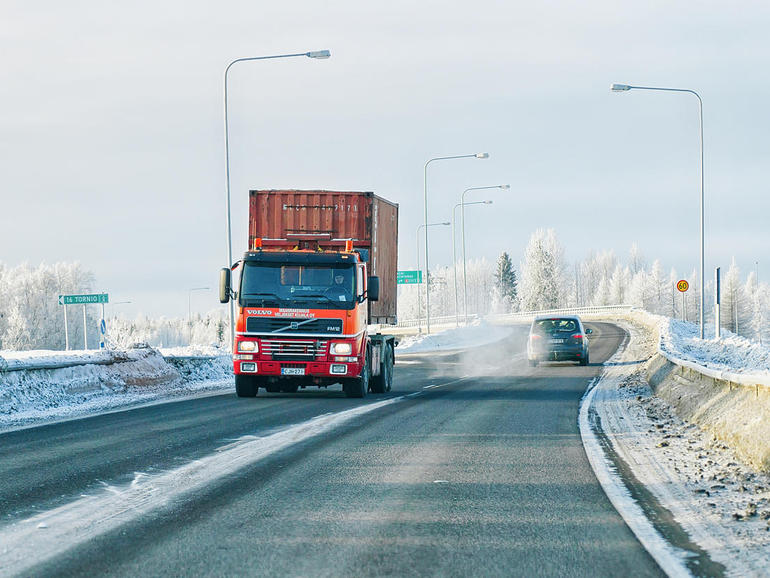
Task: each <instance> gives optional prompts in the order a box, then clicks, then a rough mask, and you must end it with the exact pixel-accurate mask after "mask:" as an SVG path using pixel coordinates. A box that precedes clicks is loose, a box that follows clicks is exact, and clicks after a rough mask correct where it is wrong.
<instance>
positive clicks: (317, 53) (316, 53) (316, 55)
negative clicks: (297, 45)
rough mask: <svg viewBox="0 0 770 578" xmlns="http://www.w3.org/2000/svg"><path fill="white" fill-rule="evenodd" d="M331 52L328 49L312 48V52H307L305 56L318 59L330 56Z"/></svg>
mask: <svg viewBox="0 0 770 578" xmlns="http://www.w3.org/2000/svg"><path fill="white" fill-rule="evenodd" d="M331 55H332V53H331V52H329V51H328V50H314V51H312V52H308V53H307V54H306V56H307V57H308V58H318V59H320V60H323V59H326V58H329V57H331Z"/></svg>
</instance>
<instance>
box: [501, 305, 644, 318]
mask: <svg viewBox="0 0 770 578" xmlns="http://www.w3.org/2000/svg"><path fill="white" fill-rule="evenodd" d="M632 309H633V306H631V305H597V306H595V307H565V308H562V309H540V310H537V311H517V312H515V313H497V314H494V315H489V316H487V317H488V318H489V319H494V320H499V321H503V320H516V319H522V320H523V319H531V318H533V317H537V316H538V315H609V314H615V315H618V314H621V315H622V314H625V313H630V312H631V310H632Z"/></svg>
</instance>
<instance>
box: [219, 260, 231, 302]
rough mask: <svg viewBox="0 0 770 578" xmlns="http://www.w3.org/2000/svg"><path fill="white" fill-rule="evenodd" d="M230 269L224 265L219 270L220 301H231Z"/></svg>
mask: <svg viewBox="0 0 770 578" xmlns="http://www.w3.org/2000/svg"><path fill="white" fill-rule="evenodd" d="M230 275H231V273H230V269H228V268H227V267H224V268H222V269H220V270H219V302H220V303H227V302H229V301H230V279H231V277H230Z"/></svg>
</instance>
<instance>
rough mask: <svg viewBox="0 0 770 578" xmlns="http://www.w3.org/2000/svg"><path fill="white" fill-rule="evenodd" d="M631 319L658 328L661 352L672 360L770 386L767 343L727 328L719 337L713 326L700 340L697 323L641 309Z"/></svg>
mask: <svg viewBox="0 0 770 578" xmlns="http://www.w3.org/2000/svg"><path fill="white" fill-rule="evenodd" d="M629 318H630V319H631V320H633V321H637V322H641V323H642V324H644V325H647V326H649V327H651V328H652V329H654V330H655V331H657V333H658V335H659V338H660V339H659V345H658V351H659V353H660V354H661V355H663V356H664V357H665V358H666V359H668V360H669V361H672V362H674V363H677V364H678V365H683V366H685V367H689V368H691V369H693V370H695V371H699V372H700V373H702V374H704V375H706V376H708V377H712V378H714V379H719V380H723V381H732V382H733V383H736V384H743V385H757V384H760V385H767V386H770V348H768V347H767V346H766V345H760V344H759V343H757V342H756V341H752V340H750V339H746V338H745V337H741V336H739V335H735V334H734V333H731V332H730V331H726V330H722V336H721V338H720V339H716V337H715V336H714V327H713V326H706V327H705V339H700V338H699V337H698V335H699V328H698V326H697V325H696V324H695V323H689V322H685V321H680V320H678V319H671V318H669V317H663V316H660V315H652V314H649V313H645V312H641V311H636V312H634V313H632V314H630V315H629Z"/></svg>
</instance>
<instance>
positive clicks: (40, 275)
mask: <svg viewBox="0 0 770 578" xmlns="http://www.w3.org/2000/svg"><path fill="white" fill-rule="evenodd" d="M93 285H94V276H93V274H92V273H91V272H90V271H87V270H85V269H84V268H83V266H82V265H80V264H79V263H55V264H54V265H47V264H45V263H43V264H41V265H39V266H37V267H34V268H33V267H30V266H29V265H27V264H22V265H19V266H18V267H13V268H6V267H3V268H0V298H1V300H0V314H2V315H3V323H2V326H0V327H1V328H2V333H0V349H11V350H28V349H54V350H56V349H64V342H65V339H64V317H63V314H64V310H63V308H62V306H60V305H59V304H58V296H59V295H62V294H72V293H75V294H76V293H91V292H92V291H93ZM75 311H77V312H78V313H80V312H81V310H80V308H77V309H76V308H74V307H70V313H73V315H70V318H69V335H70V343H71V344H72V345H74V346H76V347H77V346H78V344H82V343H83V341H84V340H83V322H82V314H81V315H74V313H75ZM86 314H87V324H86V326H87V328H88V340H89V346H90V345H91V344H94V345H96V344H97V339H98V333H97V331H98V323H97V320H96V314H97V311H96V310H95V309H94V308H93V307H89V308H87V309H86Z"/></svg>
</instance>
